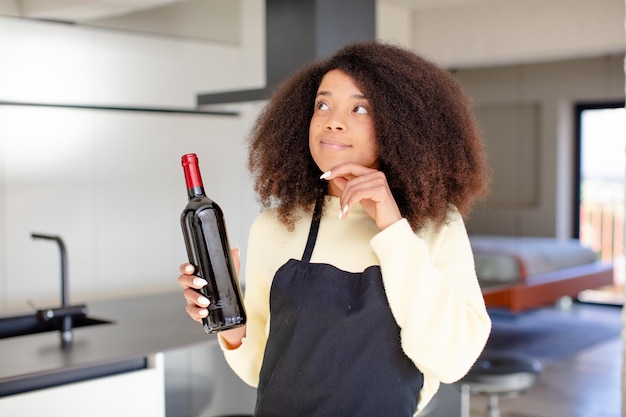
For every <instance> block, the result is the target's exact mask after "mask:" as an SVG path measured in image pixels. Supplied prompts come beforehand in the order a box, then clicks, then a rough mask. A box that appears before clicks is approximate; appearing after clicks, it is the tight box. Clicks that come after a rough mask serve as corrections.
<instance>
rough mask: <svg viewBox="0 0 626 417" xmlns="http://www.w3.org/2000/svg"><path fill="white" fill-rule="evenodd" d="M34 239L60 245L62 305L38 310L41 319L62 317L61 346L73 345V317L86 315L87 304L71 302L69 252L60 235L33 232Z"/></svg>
mask: <svg viewBox="0 0 626 417" xmlns="http://www.w3.org/2000/svg"><path fill="white" fill-rule="evenodd" d="M31 237H32V238H33V239H45V240H52V241H54V242H56V243H57V244H58V245H59V251H60V255H61V307H60V308H50V309H46V310H39V311H37V315H38V317H39V318H40V320H43V321H48V320H52V319H54V318H60V319H61V346H62V347H64V348H66V347H69V346H71V344H72V340H73V339H74V336H73V334H72V317H73V316H76V315H85V314H86V313H87V307H86V306H85V305H76V306H71V305H70V302H69V291H70V290H69V282H68V279H67V252H66V250H65V244H64V243H63V239H61V237H59V236H51V235H44V234H41V233H32V234H31Z"/></svg>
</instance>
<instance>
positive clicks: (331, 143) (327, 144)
mask: <svg viewBox="0 0 626 417" xmlns="http://www.w3.org/2000/svg"><path fill="white" fill-rule="evenodd" d="M320 144H321V145H322V148H324V149H327V150H331V151H341V150H344V149H348V148H350V147H351V146H350V145H348V144H346V143H343V142H340V141H338V140H333V139H322V140H320Z"/></svg>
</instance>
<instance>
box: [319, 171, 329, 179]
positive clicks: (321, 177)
mask: <svg viewBox="0 0 626 417" xmlns="http://www.w3.org/2000/svg"><path fill="white" fill-rule="evenodd" d="M328 177H330V171H326V172H324V173H323V174H322V175H320V180H325V179H326V178H328Z"/></svg>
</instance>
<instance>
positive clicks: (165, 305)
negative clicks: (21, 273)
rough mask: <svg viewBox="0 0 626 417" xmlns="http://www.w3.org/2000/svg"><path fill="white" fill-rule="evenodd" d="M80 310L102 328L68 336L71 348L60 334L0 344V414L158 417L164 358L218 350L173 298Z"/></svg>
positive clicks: (162, 402) (177, 294)
mask: <svg viewBox="0 0 626 417" xmlns="http://www.w3.org/2000/svg"><path fill="white" fill-rule="evenodd" d="M87 307H88V316H89V317H92V318H97V319H101V320H105V321H107V322H109V323H106V324H98V325H93V326H88V327H79V328H75V329H73V332H74V341H73V344H72V346H71V347H70V348H67V349H63V348H61V345H60V337H59V332H46V333H37V334H32V335H27V336H19V337H11V338H5V339H0V415H7V416H8V415H11V416H19V415H24V416H27V415H30V416H32V415H35V414H37V415H46V416H56V415H64V416H71V415H86V414H82V413H84V411H85V410H88V411H89V415H90V416H93V415H111V414H110V413H111V412H117V414H116V415H131V413H132V414H133V415H142V416H159V417H160V416H164V415H165V394H164V365H163V355H164V353H167V352H168V351H179V352H180V350H181V349H186V348H193V347H194V346H196V347H203V346H204V345H215V346H217V340H216V336H215V335H209V334H206V333H205V332H204V330H203V329H202V326H201V325H200V324H198V323H195V322H194V321H192V320H191V319H190V318H189V317H188V316H187V314H186V313H185V301H184V299H183V296H182V292H180V291H179V292H173V293H166V294H156V295H149V296H144V297H132V298H123V299H115V300H108V301H100V302H93V303H89V305H88V306H87ZM218 349H219V348H218ZM213 352H214V353H218V352H217V351H215V349H213ZM216 356H217V355H216ZM81 404H83V405H84V406H81ZM25 407H26V408H27V409H25ZM57 408H58V410H57ZM135 408H136V409H137V410H135ZM135 411H140V413H139V414H136V413H135ZM120 412H123V413H124V414H119V413H120ZM33 413H35V414H33ZM127 413H128V414H127Z"/></svg>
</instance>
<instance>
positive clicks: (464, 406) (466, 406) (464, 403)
mask: <svg viewBox="0 0 626 417" xmlns="http://www.w3.org/2000/svg"><path fill="white" fill-rule="evenodd" d="M469 391H470V389H469V385H467V384H461V417H470V392H469Z"/></svg>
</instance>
